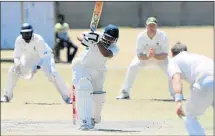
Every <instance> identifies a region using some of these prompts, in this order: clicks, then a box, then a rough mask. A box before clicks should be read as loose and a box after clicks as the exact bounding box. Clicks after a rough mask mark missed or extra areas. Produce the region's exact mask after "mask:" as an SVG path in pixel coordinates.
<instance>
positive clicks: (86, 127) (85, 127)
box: [79, 124, 91, 131]
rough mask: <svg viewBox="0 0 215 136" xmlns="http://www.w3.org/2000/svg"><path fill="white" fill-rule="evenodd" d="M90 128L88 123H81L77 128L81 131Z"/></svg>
mask: <svg viewBox="0 0 215 136" xmlns="http://www.w3.org/2000/svg"><path fill="white" fill-rule="evenodd" d="M90 129H91V127H90V126H89V125H87V124H83V125H81V127H80V128H79V130H81V131H89V130H90Z"/></svg>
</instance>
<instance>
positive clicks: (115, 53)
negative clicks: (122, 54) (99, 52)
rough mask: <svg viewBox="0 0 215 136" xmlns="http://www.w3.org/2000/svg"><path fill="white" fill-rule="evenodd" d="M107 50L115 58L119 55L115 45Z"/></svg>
mask: <svg viewBox="0 0 215 136" xmlns="http://www.w3.org/2000/svg"><path fill="white" fill-rule="evenodd" d="M109 50H110V51H111V52H112V53H113V56H116V55H117V54H118V53H119V48H118V47H117V46H116V45H114V46H111V47H110V48H109Z"/></svg>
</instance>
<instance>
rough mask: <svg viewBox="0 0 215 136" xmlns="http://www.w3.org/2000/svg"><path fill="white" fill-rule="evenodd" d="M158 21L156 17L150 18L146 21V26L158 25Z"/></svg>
mask: <svg viewBox="0 0 215 136" xmlns="http://www.w3.org/2000/svg"><path fill="white" fill-rule="evenodd" d="M157 23H158V21H157V19H156V18H155V17H149V18H148V19H147V20H146V25H149V24H155V25H157Z"/></svg>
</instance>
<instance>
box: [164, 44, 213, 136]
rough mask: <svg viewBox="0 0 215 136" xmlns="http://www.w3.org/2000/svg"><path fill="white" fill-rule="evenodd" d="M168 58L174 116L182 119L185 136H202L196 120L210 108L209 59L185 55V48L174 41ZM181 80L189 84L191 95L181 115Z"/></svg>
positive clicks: (211, 82) (211, 102)
mask: <svg viewBox="0 0 215 136" xmlns="http://www.w3.org/2000/svg"><path fill="white" fill-rule="evenodd" d="M171 52H172V57H173V58H172V59H171V60H170V61H169V64H168V74H169V77H170V78H171V80H172V86H173V90H174V93H175V101H176V113H177V115H178V116H179V117H183V118H184V123H185V127H186V129H187V132H188V134H189V135H199V136H200V135H201V136H204V135H205V132H204V129H203V128H202V126H201V124H200V122H199V121H198V120H197V117H198V116H200V115H202V114H203V113H204V112H205V111H206V109H207V108H208V107H210V106H212V105H213V102H214V101H213V93H214V90H213V87H214V78H213V76H214V72H213V67H214V66H213V65H214V64H213V60H212V59H210V58H208V57H206V56H203V55H198V54H193V53H189V52H187V46H186V45H183V44H182V43H180V42H178V43H177V44H175V46H174V47H172V49H171ZM182 79H184V80H186V81H187V82H188V83H189V84H190V89H191V94H190V97H189V98H188V100H187V103H186V108H185V112H184V111H183V109H182V98H183V96H182V90H183V89H182V81H181V80H182Z"/></svg>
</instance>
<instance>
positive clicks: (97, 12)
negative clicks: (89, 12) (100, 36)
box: [90, 1, 104, 32]
mask: <svg viewBox="0 0 215 136" xmlns="http://www.w3.org/2000/svg"><path fill="white" fill-rule="evenodd" d="M103 3H104V2H103V1H97V2H96V4H95V7H94V10H93V16H92V19H91V23H90V29H91V31H92V32H94V31H95V30H96V28H97V26H98V24H99V20H100V17H101V14H102V9H103Z"/></svg>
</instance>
